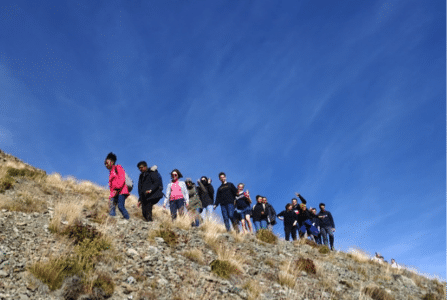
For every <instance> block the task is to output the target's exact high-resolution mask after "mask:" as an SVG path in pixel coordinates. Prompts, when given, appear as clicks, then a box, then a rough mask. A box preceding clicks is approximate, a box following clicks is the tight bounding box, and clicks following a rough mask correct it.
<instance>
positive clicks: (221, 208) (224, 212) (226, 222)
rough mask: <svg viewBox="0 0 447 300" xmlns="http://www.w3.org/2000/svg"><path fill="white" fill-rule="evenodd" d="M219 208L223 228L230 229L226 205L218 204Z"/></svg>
mask: <svg viewBox="0 0 447 300" xmlns="http://www.w3.org/2000/svg"><path fill="white" fill-rule="evenodd" d="M220 210H221V211H222V218H223V220H224V224H225V228H226V229H227V231H230V230H231V227H230V217H229V215H228V207H227V206H226V205H222V204H221V205H220Z"/></svg>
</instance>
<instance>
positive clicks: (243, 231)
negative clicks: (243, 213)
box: [241, 218, 247, 234]
mask: <svg viewBox="0 0 447 300" xmlns="http://www.w3.org/2000/svg"><path fill="white" fill-rule="evenodd" d="M241 227H242V233H244V234H245V233H247V230H245V219H244V218H241Z"/></svg>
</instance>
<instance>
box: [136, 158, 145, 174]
mask: <svg viewBox="0 0 447 300" xmlns="http://www.w3.org/2000/svg"><path fill="white" fill-rule="evenodd" d="M137 168H138V169H139V170H140V172H141V173H143V172H146V171H147V163H146V162H145V161H144V160H142V161H140V162H139V163H138V164H137Z"/></svg>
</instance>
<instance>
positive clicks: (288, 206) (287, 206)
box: [286, 203, 293, 211]
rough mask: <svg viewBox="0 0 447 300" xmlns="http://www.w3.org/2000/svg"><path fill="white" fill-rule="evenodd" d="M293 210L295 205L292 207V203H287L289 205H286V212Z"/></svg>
mask: <svg viewBox="0 0 447 300" xmlns="http://www.w3.org/2000/svg"><path fill="white" fill-rule="evenodd" d="M292 208H293V205H292V204H291V203H287V204H286V210H287V211H290V210H292Z"/></svg>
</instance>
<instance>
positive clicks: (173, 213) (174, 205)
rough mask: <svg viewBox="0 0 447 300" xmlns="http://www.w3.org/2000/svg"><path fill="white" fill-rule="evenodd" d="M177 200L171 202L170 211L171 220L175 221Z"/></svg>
mask: <svg viewBox="0 0 447 300" xmlns="http://www.w3.org/2000/svg"><path fill="white" fill-rule="evenodd" d="M175 201H176V200H173V201H169V209H170V211H171V218H172V220H175V218H177V202H175Z"/></svg>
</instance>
